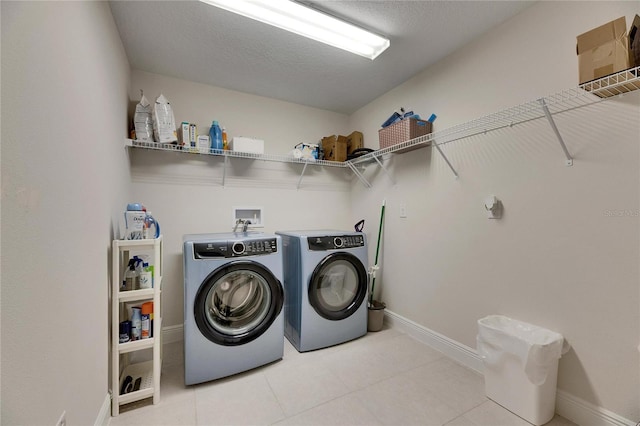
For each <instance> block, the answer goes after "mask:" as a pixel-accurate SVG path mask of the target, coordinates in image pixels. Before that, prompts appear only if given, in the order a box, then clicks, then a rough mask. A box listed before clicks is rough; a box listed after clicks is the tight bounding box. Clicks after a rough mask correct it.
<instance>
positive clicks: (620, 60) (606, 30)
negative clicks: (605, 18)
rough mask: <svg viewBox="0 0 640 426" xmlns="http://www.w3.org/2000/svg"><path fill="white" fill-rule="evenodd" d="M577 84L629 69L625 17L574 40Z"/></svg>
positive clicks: (629, 60)
mask: <svg viewBox="0 0 640 426" xmlns="http://www.w3.org/2000/svg"><path fill="white" fill-rule="evenodd" d="M576 50H577V53H578V69H579V84H583V83H586V82H589V81H591V80H595V79H598V78H601V77H605V76H607V75H609V74H613V73H616V72H619V71H623V70H626V69H627V68H630V67H631V64H632V62H631V58H630V54H629V39H628V37H627V23H626V20H625V18H624V16H622V17H620V18H618V19H616V20H615V21H611V22H608V23H606V24H604V25H601V26H599V27H598V28H594V29H593V30H591V31H588V32H586V33H584V34H580V35H579V36H578V37H577V46H576Z"/></svg>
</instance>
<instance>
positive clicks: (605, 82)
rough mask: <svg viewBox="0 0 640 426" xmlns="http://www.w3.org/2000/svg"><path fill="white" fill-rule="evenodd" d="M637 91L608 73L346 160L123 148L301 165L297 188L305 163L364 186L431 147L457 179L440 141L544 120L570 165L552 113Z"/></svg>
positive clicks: (629, 80)
mask: <svg viewBox="0 0 640 426" xmlns="http://www.w3.org/2000/svg"><path fill="white" fill-rule="evenodd" d="M638 89H640V67H635V68H630V69H628V70H625V71H621V72H618V73H615V74H611V75H609V76H607V77H603V78H600V79H597V80H594V81H591V82H588V83H585V84H582V85H580V86H578V87H575V88H572V89H568V90H563V91H561V92H558V93H555V94H552V95H549V96H545V97H542V98H539V99H535V100H533V101H529V102H526V103H524V104H521V105H517V106H514V107H511V108H507V109H505V110H502V111H498V112H496V113H493V114H490V115H487V116H484V117H480V118H477V119H475V120H471V121H469V122H466V123H462V124H458V125H455V126H452V127H449V128H447V129H444V130H440V131H437V132H433V133H430V134H428V135H425V136H420V137H418V138H415V139H411V140H408V141H405V142H402V143H399V144H397V145H393V146H390V147H387V148H383V149H379V150H376V151H373V152H371V153H369V154H366V155H363V156H361V157H358V158H356V159H353V160H349V161H345V162H335V161H324V160H321V161H317V160H304V159H297V158H293V157H289V156H282V155H280V156H278V155H270V154H249V153H242V152H234V151H214V150H209V151H207V152H204V153H199V152H191V151H184V150H182V149H181V148H180V147H178V146H177V145H171V144H159V143H155V142H141V141H135V140H131V139H125V146H128V147H135V148H146V149H156V150H162V151H174V152H179V153H182V154H189V155H198V154H199V155H215V156H222V157H224V162H225V169H224V173H225V175H226V166H227V164H228V160H229V158H250V159H254V160H263V161H275V162H281V163H299V164H303V165H304V167H303V169H302V174H301V175H300V179H299V180H298V187H300V182H301V181H302V177H303V176H304V173H305V171H306V168H307V166H308V165H315V166H323V167H338V168H348V169H350V170H351V171H352V172H353V173H354V174H355V175H356V176H357V177H358V179H360V181H361V182H362V183H363V184H365V185H366V186H367V187H371V184H370V183H369V182H368V181H367V180H366V179H365V177H364V176H363V175H362V167H364V166H367V165H370V164H376V163H377V164H378V166H380V167H381V168H382V169H383V170H384V171H385V172H386V173H387V174H389V172H388V171H387V169H386V168H385V167H384V164H383V163H382V161H381V160H382V159H383V157H385V156H387V155H389V154H393V153H396V152H398V151H403V150H406V149H407V148H418V147H422V146H424V147H427V146H433V147H435V148H436V150H437V151H438V153H439V154H440V155H441V156H442V158H443V159H444V160H445V162H446V163H447V165H448V166H449V168H450V169H451V171H452V172H453V174H454V175H455V176H456V177H458V173H457V172H456V170H455V169H454V167H453V165H452V164H451V162H450V161H449V159H448V158H447V157H446V156H445V154H444V152H443V151H442V149H441V148H440V147H441V146H442V145H445V144H447V143H450V142H454V141H457V140H460V139H464V138H468V137H471V136H475V135H480V134H486V133H488V132H491V131H494V130H498V129H503V128H508V127H513V126H515V125H518V124H521V123H526V122H529V121H532V120H537V119H540V118H546V119H547V120H548V121H549V125H550V126H551V127H552V129H553V131H554V133H555V135H556V137H557V138H558V142H559V143H560V146H561V148H562V150H563V152H564V155H565V157H566V159H565V164H566V165H567V166H571V165H573V158H572V157H571V154H570V152H569V150H568V148H567V146H566V145H565V143H564V141H563V139H562V136H561V134H560V131H559V130H558V128H557V127H556V125H555V122H554V120H553V116H554V115H556V114H560V113H563V112H566V111H571V110H574V109H577V108H582V107H585V106H587V105H592V104H594V103H597V102H601V101H605V100H607V99H611V98H612V97H615V96H618V95H622V94H624V93H626V92H630V91H632V90H638ZM223 185H224V176H223Z"/></svg>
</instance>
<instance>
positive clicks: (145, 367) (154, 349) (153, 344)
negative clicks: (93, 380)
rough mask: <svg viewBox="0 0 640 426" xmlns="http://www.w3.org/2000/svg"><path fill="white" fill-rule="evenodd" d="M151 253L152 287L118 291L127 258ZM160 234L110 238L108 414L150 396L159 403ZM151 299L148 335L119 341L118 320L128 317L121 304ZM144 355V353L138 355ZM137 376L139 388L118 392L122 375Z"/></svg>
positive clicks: (160, 322)
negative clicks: (109, 373) (139, 238)
mask: <svg viewBox="0 0 640 426" xmlns="http://www.w3.org/2000/svg"><path fill="white" fill-rule="evenodd" d="M148 253H151V259H150V261H151V264H152V265H153V266H154V271H153V288H149V289H139V290H128V291H125V290H122V288H121V286H122V281H123V276H124V271H125V269H126V268H127V264H128V262H129V259H130V258H132V257H133V256H134V255H137V254H148ZM162 255H163V248H162V235H161V236H160V237H158V238H155V239H148V240H114V241H113V243H112V258H113V259H112V272H111V280H112V282H111V415H112V416H117V415H118V414H119V412H120V406H121V405H124V404H128V403H130V402H134V401H139V400H141V399H145V398H150V397H153V403H154V404H157V403H158V402H160V371H161V366H162V333H161V330H162V315H161V312H162V310H161V297H160V296H161V288H162ZM147 301H153V329H152V337H149V338H147V339H141V340H136V341H130V342H126V343H119V337H120V322H121V321H126V320H129V319H130V318H128V314H127V312H126V309H125V306H124V304H125V303H127V302H134V303H135V302H140V303H142V302H147ZM145 351H146V352H147V354H146V355H149V354H148V352H151V357H150V358H151V359H150V360H146V359H145V360H143V361H136V360H135V358H136V355H140V354H143V353H144V352H145ZM141 358H144V356H141ZM127 376H131V377H132V378H133V380H134V381H135V379H136V378H138V377H139V378H140V379H141V383H140V389H139V390H137V391H133V392H129V393H125V394H120V390H121V388H122V384H123V381H124V378H126V377H127Z"/></svg>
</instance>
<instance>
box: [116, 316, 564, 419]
mask: <svg viewBox="0 0 640 426" xmlns="http://www.w3.org/2000/svg"><path fill="white" fill-rule="evenodd" d="M164 349H165V350H164V362H163V365H162V379H161V386H160V393H161V395H160V396H161V397H160V399H161V401H160V403H159V404H157V405H152V404H151V403H150V399H148V400H146V401H141V402H138V403H133V404H129V405H128V406H124V407H121V412H120V415H119V416H118V417H112V418H111V420H110V425H112V426H116V425H447V426H478V425H479V426H503V425H504V426H511V425H513V426H520V425H522V426H528V425H529V424H528V423H527V422H525V421H524V420H522V419H521V418H519V417H517V416H515V415H514V414H512V413H510V412H509V411H507V410H505V409H504V408H502V407H500V406H499V405H497V404H495V403H494V402H492V401H490V400H488V399H487V398H486V397H485V396H484V383H483V379H482V376H481V375H479V374H478V373H475V372H474V371H472V370H469V369H467V368H465V367H463V366H461V365H459V364H457V363H456V362H454V361H452V360H451V359H449V358H447V357H446V356H444V355H443V354H442V353H440V352H438V351H436V350H434V349H432V348H430V347H429V346H427V345H424V344H422V343H420V342H418V341H416V340H415V339H413V338H411V337H409V336H407V335H405V334H403V333H401V332H399V331H397V330H396V329H392V328H386V327H385V328H383V329H382V330H381V331H379V332H377V333H368V334H367V335H366V336H364V337H362V338H360V339H357V340H354V341H351V342H347V343H344V344H342V345H338V346H334V347H331V348H326V349H322V350H318V351H314V352H306V353H298V352H297V351H296V350H295V349H294V348H293V346H291V344H290V343H289V342H288V341H287V340H286V339H285V348H284V357H283V359H282V360H280V361H277V362H275V363H272V364H269V365H266V366H263V367H259V368H256V369H254V370H252V371H248V372H245V373H242V374H238V375H235V376H232V377H228V378H225V379H220V380H216V381H213V382H209V383H203V384H199V385H195V386H189V387H186V386H185V385H184V371H183V369H184V362H183V355H182V342H179V343H172V344H167V345H165V348H164ZM548 425H553V426H571V425H573V426H575V425H574V423H572V422H570V421H568V420H566V419H564V418H562V417H559V416H557V415H556V416H555V417H554V418H553V420H552V421H551V422H550V423H548ZM529 426H530V425H529Z"/></svg>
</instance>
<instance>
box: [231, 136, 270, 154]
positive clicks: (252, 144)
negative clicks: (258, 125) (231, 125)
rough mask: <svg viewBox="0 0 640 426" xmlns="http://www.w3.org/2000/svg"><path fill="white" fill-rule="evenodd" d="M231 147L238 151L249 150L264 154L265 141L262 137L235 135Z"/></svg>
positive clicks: (249, 151) (251, 152)
mask: <svg viewBox="0 0 640 426" xmlns="http://www.w3.org/2000/svg"><path fill="white" fill-rule="evenodd" d="M229 149H230V150H232V151H236V152H248V153H250V154H264V141H263V140H261V139H253V138H246V137H244V136H234V138H233V139H231V142H230V143H229Z"/></svg>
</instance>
